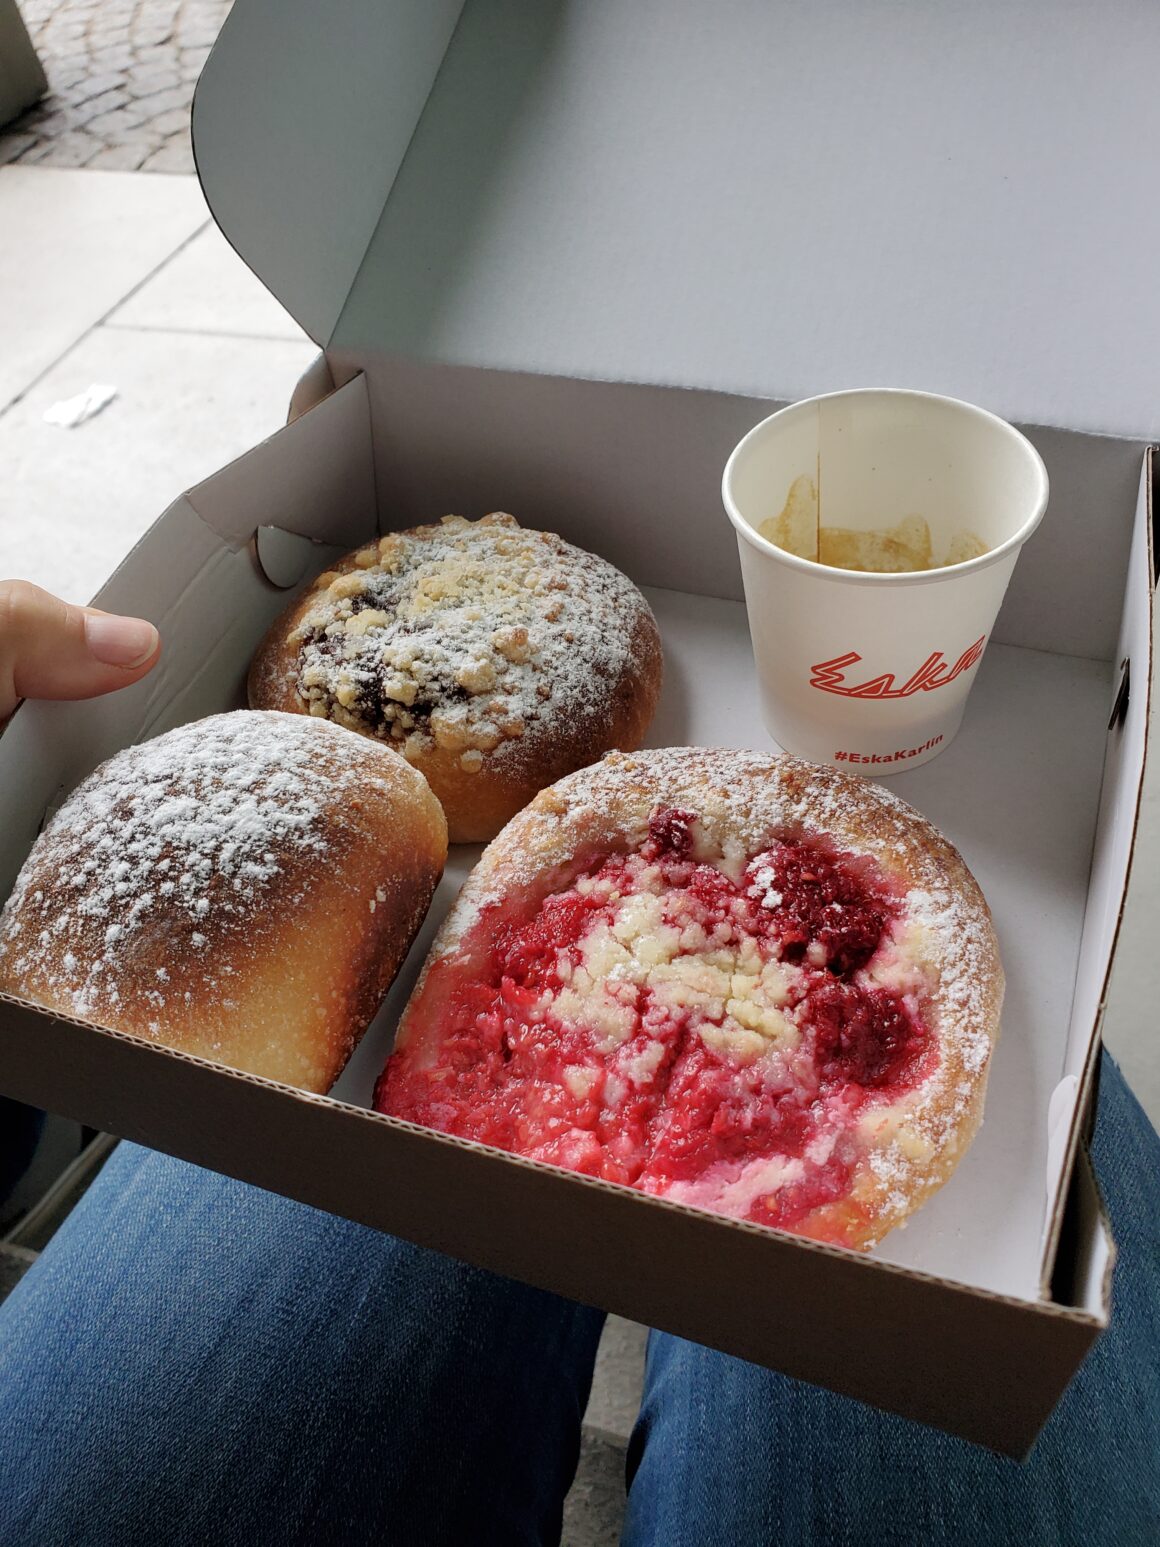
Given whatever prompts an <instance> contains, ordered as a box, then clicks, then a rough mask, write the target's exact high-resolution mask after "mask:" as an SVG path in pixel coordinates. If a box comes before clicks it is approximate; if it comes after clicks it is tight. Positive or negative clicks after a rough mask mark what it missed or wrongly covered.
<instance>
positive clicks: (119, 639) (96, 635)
mask: <svg viewBox="0 0 1160 1547" xmlns="http://www.w3.org/2000/svg"><path fill="white" fill-rule="evenodd" d="M160 651H161V641H160V638H159V636H158V633H157V630H156V629H155V628H154V627H153V625H152V623H147V622H146V621H145V620H144V619H143V618H121V617H117V616H116V615H114V614H112V613H107V612H98V611H97V610H96V609H95V608H92V607H74V606H72V605H71V604H70V603H68V602H62V601H61V600H60V599H59V598H58V597H55V596H50V595H49V593H48V592H47V591H42V590H41V589H40V587H39V586H34V585H30V584H29V583H28V582H27V581H26V580H3V581H0V721H2V720H4V719H5V718H6V717H7V716H8V715H10V714H11V713H12V711H13V710H14V709H15V708H16V705H17V703H18V702H19V701H20V699H22V698H95V697H96V696H97V694H99V693H111V692H112V691H113V689H114V688H122V687H127V686H128V685H129V683H131V682H137V681H139V679H140V678H142V677H143V676H144V675H145V674H146V672H148V671H150V670H152V668H153V667H154V665H156V662H157V657H158V655H159V654H160Z"/></svg>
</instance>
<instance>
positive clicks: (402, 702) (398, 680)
mask: <svg viewBox="0 0 1160 1547" xmlns="http://www.w3.org/2000/svg"><path fill="white" fill-rule="evenodd" d="M660 685H661V645H660V636H659V634H658V632H657V626H656V622H655V620H654V618H653V615H652V613H651V612H650V610H649V607H648V604H647V603H646V601H645V599H644V597H643V596H642V595H641V594H640V592H639V591H638V590H637V588H636V587H635V586H634V585H633V584H632V582H631V581H630V580H629V579H627V577H626V576H624V575H623V574H621V572H620V571H619V570H618V569H616V568H615V566H614V565H612V564H609V563H608V562H607V561H606V560H604V559H601V558H598V557H596V555H595V554H591V553H586V552H585V551H584V550H583V549H581V548H576V547H573V546H572V544H571V543H567V542H565V541H564V540H563V538H560V537H557V536H555V535H553V534H551V533H547V532H534V531H528V530H525V529H524V528H523V527H521V526H520V525H519V524H518V523H517V522H516V521H515V520H514V518H513V517H511V516H508V515H503V514H500V513H495V514H492V515H488V516H484V517H483V519H482V520H480V521H475V522H472V521H465V520H463V519H462V518H461V517H459V516H447V517H445V518H444V519H443V521H441V522H440V523H438V524H437V525H433V526H421V527H414V528H412V529H411V530H410V531H406V532H393V533H391V534H390V535H388V536H386V537H383V538H382V539H381V540H377V541H375V542H373V543H370V544H368V545H367V546H366V547H364V548H360V549H358V550H357V552H355V553H352V554H350V555H348V556H347V557H346V558H345V559H343V560H342V561H341V563H339V564H337V565H336V566H335V567H334V568H333V569H331V570H328V571H327V572H326V573H325V574H322V575H320V576H319V577H318V579H317V580H316V581H315V583H314V585H313V587H312V588H311V589H310V590H309V591H308V592H307V593H306V594H305V595H304V596H302V597H301V598H300V599H299V600H298V601H296V602H295V603H294V604H293V605H292V606H291V607H290V608H289V609H288V610H287V611H286V612H285V613H284V614H283V615H282V617H281V618H279V619H278V621H277V622H276V623H275V624H274V626H273V627H272V628H271V629H270V631H269V633H268V634H267V635H266V638H265V639H264V640H263V642H262V644H261V646H260V648H259V650H258V653H257V655H256V656H255V657H254V661H253V664H252V666H251V669H250V677H249V694H250V703H251V705H252V706H253V707H254V708H256V709H283V710H290V711H297V712H298V713H300V714H313V715H317V716H319V717H321V718H325V719H330V720H334V721H335V722H336V723H337V724H339V725H343V726H345V727H346V728H347V729H348V730H352V731H358V732H361V733H362V734H363V735H366V736H373V737H375V738H377V739H378V740H379V741H381V742H383V743H384V745H387V746H390V747H392V748H393V749H394V750H395V751H397V752H399V753H400V754H401V755H402V756H403V757H405V758H406V760H407V761H408V762H409V763H410V764H411V765H412V766H413V767H415V768H417V769H419V771H420V772H421V773H422V774H424V776H425V777H426V778H427V780H428V782H429V783H430V785H431V788H432V789H433V790H434V791H435V794H436V795H437V796H438V798H439V800H440V802H441V803H442V806H443V809H444V811H445V813H446V815H447V825H448V828H449V830H450V836H451V841H452V842H453V843H456V842H458V843H462V842H473V841H480V840H483V839H488V838H492V837H494V836H495V834H496V833H497V832H498V831H499V829H500V828H501V827H502V826H503V824H504V823H505V822H506V821H507V820H508V819H509V818H510V817H511V816H513V815H514V814H515V813H516V812H517V811H518V810H520V808H521V807H522V806H524V805H526V804H527V802H528V801H529V800H530V799H531V798H532V797H533V796H534V795H535V794H536V793H537V792H538V791H539V790H541V789H543V788H544V787H545V786H546V785H549V784H551V783H553V782H554V781H555V780H556V779H559V778H561V777H562V776H563V775H564V774H567V773H571V772H572V771H573V770H574V769H577V768H582V767H584V766H585V765H586V764H588V763H592V762H595V761H596V760H597V759H598V758H600V757H601V756H602V755H603V754H604V753H605V752H607V751H609V750H610V749H612V748H621V749H626V750H628V749H632V748H635V747H638V746H639V745H640V743H641V741H642V740H643V738H644V735H645V732H646V730H647V728H648V725H649V722H650V721H651V719H652V716H653V711H654V710H655V708H656V703H657V698H658V696H659V693H660Z"/></svg>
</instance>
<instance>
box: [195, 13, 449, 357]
mask: <svg viewBox="0 0 1160 1547" xmlns="http://www.w3.org/2000/svg"><path fill="white" fill-rule="evenodd" d="M462 5H463V0H376V3H374V4H370V3H366V0H327V3H326V4H325V5H319V4H317V3H312V0H249V3H248V4H239V5H237V6H235V7H234V9H233V10H232V11H231V13H230V15H229V16H228V17H227V19H226V22H225V25H224V27H223V29H222V33H221V37H220V39H219V41H218V44H217V46H216V47H215V48H214V50H213V53H212V54H211V56H210V59H209V61H208V62H207V64H206V67H205V69H204V71H203V72H202V76H201V79H200V81H199V82H198V86H197V93H196V97H195V99H194V114H193V117H194V153H195V155H196V158H197V169H198V174H199V176H200V178H201V184H202V187H203V189H204V190H205V196H206V199H207V200H208V202H209V207H210V209H211V210H212V212H213V216H214V219H215V220H216V221H217V223H218V225H219V226H220V227H221V229H222V230H223V232H224V233H225V235H226V236H227V237H228V238H229V240H230V241H231V242H232V243H233V245H234V246H235V247H236V248H237V250H238V252H239V253H240V254H241V256H242V257H243V258H244V259H245V261H246V262H247V263H248V264H249V265H250V267H251V268H252V269H253V270H254V272H255V273H256V274H257V275H258V276H259V278H260V279H261V280H262V281H263V283H264V284H265V285H266V286H267V287H268V288H269V289H270V290H271V291H273V293H274V294H275V295H276V296H277V297H278V299H279V300H280V301H281V302H282V304H283V306H285V307H286V309H287V310H288V311H289V312H290V313H291V315H292V316H293V317H294V318H295V320H296V321H297V322H299V323H300V324H301V325H302V327H303V328H305V330H306V332H307V333H309V335H310V337H311V338H313V339H314V340H315V341H316V342H317V343H324V342H325V341H326V340H327V339H328V338H329V337H330V333H331V331H332V329H333V327H334V324H335V321H336V320H337V318H338V314H339V312H340V311H341V309H342V306H343V303H344V302H345V300H346V297H347V294H348V292H349V290H350V287H351V283H352V281H353V280H354V277H355V275H356V274H357V272H358V269H359V265H360V264H361V262H362V260H363V255H364V254H365V252H366V247H367V242H368V241H369V239H370V236H371V233H372V232H373V231H374V229H375V226H376V224H377V223H378V220H379V217H380V215H381V214H382V209H383V203H384V201H385V199H386V197H387V194H388V192H389V191H390V187H391V184H392V182H393V181H394V177H395V174H396V172H397V171H398V169H399V166H400V164H401V163H402V160H403V157H404V155H405V154H406V150H407V145H408V143H409V141H410V139H411V135H412V133H413V132H414V129H415V125H416V123H417V122H418V119H419V114H420V113H421V112H422V109H423V104H424V103H425V102H426V100H427V94H428V92H429V91H430V89H431V83H432V81H433V80H434V79H435V72H436V71H437V70H438V68H439V65H440V62H441V60H442V58H443V55H444V52H445V50H446V48H447V44H448V41H449V39H450V37H451V34H452V32H453V31H454V29H455V24H456V22H457V21H458V19H459V12H460V10H461V9H462Z"/></svg>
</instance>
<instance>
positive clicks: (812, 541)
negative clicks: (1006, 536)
mask: <svg viewBox="0 0 1160 1547" xmlns="http://www.w3.org/2000/svg"><path fill="white" fill-rule="evenodd" d="M757 530H758V531H759V532H760V533H761V535H762V537H764V538H765V539H766V540H767V541H768V542H771V543H773V544H774V546H775V547H778V548H783V549H784V550H785V551H786V553H792V554H794V555H796V557H797V558H799V559H812V560H813V562H814V563H815V564H825V565H827V566H828V567H829V568H831V569H857V570H862V571H865V572H869V573H872V574H879V575H887V574H895V575H897V574H903V573H906V572H908V571H912V570H921V569H941V568H942V567H943V566H944V565H947V564H963V563H965V562H966V560H967V559H976V558H978V557H980V555H982V554H984V553H986V552H987V545H986V543H984V542H983V541H982V540H981V539H980V538H978V537H976V536H975V534H974V533H973V532H967V531H961V532H955V533H954V535H953V536H952V537H951V541H950V546H949V548H948V550H947V553H946V557H945V558H940V559H936V558H935V557H934V554H933V548H932V543H931V536H930V526H929V524H928V523H927V521H926V520H925V519H924V518H923V517H922V516H906V517H904V519H903V520H901V521H899V523H898V524H897V526H888V527H881V528H877V529H875V530H872V531H868V532H860V531H856V530H854V529H853V528H847V527H840V526H824V525H823V524H822V523H821V520H820V519H819V511H818V489H817V485H816V484H815V483H814V480H813V479H812V478H810V477H808V476H807V475H806V474H803V475H802V476H801V477H800V478H795V479H794V481H793V483H792V484H790V487H789V493H788V494H787V495H786V501H785V505H784V506H783V507H782V510H781V512H780V514H778V515H776V516H770V517H769V518H768V520H765V521H763V522H762V523H761V525H760V526H759V527H758V529H757Z"/></svg>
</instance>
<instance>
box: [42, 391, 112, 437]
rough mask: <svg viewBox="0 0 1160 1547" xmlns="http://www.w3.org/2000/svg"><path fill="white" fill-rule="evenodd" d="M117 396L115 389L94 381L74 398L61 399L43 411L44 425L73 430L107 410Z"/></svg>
mask: <svg viewBox="0 0 1160 1547" xmlns="http://www.w3.org/2000/svg"><path fill="white" fill-rule="evenodd" d="M116 396H117V389H116V387H114V386H111V385H110V384H109V383H108V382H107V381H94V382H93V384H92V386H90V387H86V388H85V390H84V391H83V392H78V393H77V395H76V397H66V398H62V399H61V400H60V402H59V403H54V404H53V405H52V407H51V408H46V409H45V411H44V422H45V424H59V425H60V427H61V428H62V429H65V430H75V429H76V427H77V425H78V424H84V422H85V420H86V419H91V418H92V417H93V415H94V414H99V413H100V411H101V409H102V408H107V407H108V406H109V404H110V403H111V402H112V401H113V399H114V398H115V397H116Z"/></svg>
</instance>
